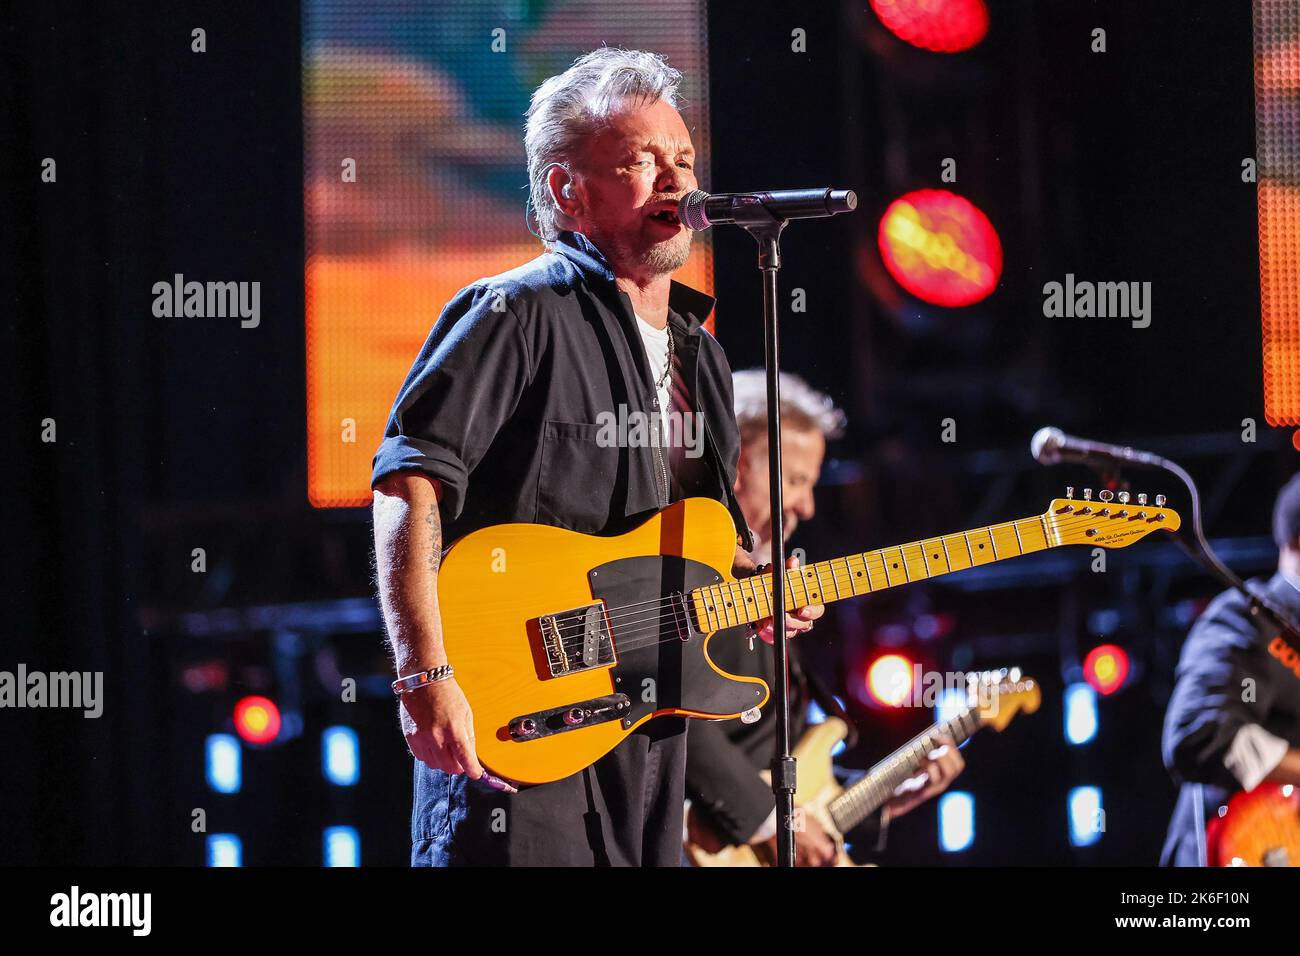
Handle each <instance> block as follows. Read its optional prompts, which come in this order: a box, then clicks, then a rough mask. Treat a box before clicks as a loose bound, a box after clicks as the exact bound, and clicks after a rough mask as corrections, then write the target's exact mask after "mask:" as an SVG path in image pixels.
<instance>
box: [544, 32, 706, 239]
mask: <svg viewBox="0 0 1300 956" xmlns="http://www.w3.org/2000/svg"><path fill="white" fill-rule="evenodd" d="M681 80H682V75H681V73H680V72H678V71H677V70H675V69H673V68H672V67H671V66H669V65H668V63H667V61H665V60H664V58H663V57H662V56H660V55H659V54H658V53H648V52H646V51H644V50H622V49H618V48H615V47H601V48H600V49H599V50H592V51H591V52H590V53H585V54H583V55H582V56H580V57H578V59H576V60H574V61H573V66H571V67H569V68H568V69H567V70H565V71H564V72H563V73H561V74H559V75H558V76H553V77H551V78H550V79H548V80H546V81H545V82H544V83H542V85H541V86H539V87H538V88H537V89H536V90H535V91H534V92H533V99H532V103H531V105H530V106H529V107H528V112H527V113H526V114H525V115H526V116H527V118H528V119H527V121H526V122H525V123H524V152H525V153H526V154H527V157H528V188H529V194H530V196H531V198H532V203H533V212H534V214H535V215H536V216H537V225H538V229H539V230H540V232H541V235H542V239H543V240H545V241H548V242H549V241H550V240H553V239H554V238H555V237H556V235H557V234H558V232H559V228H558V226H557V222H556V220H557V218H558V216H559V215H561V213H560V210H559V209H558V208H557V207H556V205H555V197H554V196H552V195H551V189H550V186H549V184H548V182H547V179H548V178H549V176H550V172H551V167H552V166H557V165H558V166H563V167H564V168H565V169H569V168H570V165H569V164H570V162H571V161H572V159H573V157H574V156H575V155H576V153H577V150H578V144H579V142H580V140H582V139H583V138H585V137H586V136H588V135H590V134H591V133H592V132H593V131H595V130H597V129H599V127H600V124H601V122H602V121H603V120H604V119H605V118H606V117H608V116H609V115H610V114H611V113H613V112H614V111H616V110H618V109H620V108H622V106H623V105H624V104H626V103H627V102H629V101H631V102H640V103H653V102H655V101H657V100H663V101H664V102H665V103H667V104H668V105H669V106H671V107H673V108H674V109H676V107H677V88H678V85H679V84H680V83H681Z"/></svg>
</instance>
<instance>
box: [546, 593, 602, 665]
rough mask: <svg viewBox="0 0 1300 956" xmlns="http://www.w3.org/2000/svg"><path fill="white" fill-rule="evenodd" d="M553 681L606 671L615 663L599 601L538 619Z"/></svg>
mask: <svg viewBox="0 0 1300 956" xmlns="http://www.w3.org/2000/svg"><path fill="white" fill-rule="evenodd" d="M537 625H538V630H539V632H540V633H541V639H542V651H543V652H544V654H545V657H546V666H547V668H548V669H549V670H550V672H551V676H552V677H563V676H564V675H566V674H576V673H578V672H579V671H585V670H591V669H592V668H596V667H605V666H606V665H609V664H613V663H615V661H616V660H617V658H616V656H615V654H614V638H613V636H612V635H611V634H610V632H609V621H608V620H607V619H606V617H605V605H604V604H603V603H601V602H599V601H597V602H596V603H595V604H586V605H583V606H582V607H575V608H571V609H570V610H567V611H559V612H557V613H555V614H546V615H544V616H542V617H539V618H538V619H537Z"/></svg>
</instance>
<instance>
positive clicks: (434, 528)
mask: <svg viewBox="0 0 1300 956" xmlns="http://www.w3.org/2000/svg"><path fill="white" fill-rule="evenodd" d="M424 520H425V521H426V522H427V523H428V525H429V539H430V540H429V570H430V571H432V572H434V573H435V574H436V573H437V572H438V564H439V562H440V561H441V559H442V522H441V520H440V519H439V516H438V505H437V503H436V502H435V503H434V505H433V507H431V508H430V509H429V514H428V516H427V517H426V518H425V519H424Z"/></svg>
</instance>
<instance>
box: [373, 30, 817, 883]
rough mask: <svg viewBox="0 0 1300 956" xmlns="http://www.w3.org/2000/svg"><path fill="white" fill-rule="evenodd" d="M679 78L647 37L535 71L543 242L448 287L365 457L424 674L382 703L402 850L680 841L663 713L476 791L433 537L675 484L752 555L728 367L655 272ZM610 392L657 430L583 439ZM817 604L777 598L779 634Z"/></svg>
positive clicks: (398, 651)
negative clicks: (568, 770)
mask: <svg viewBox="0 0 1300 956" xmlns="http://www.w3.org/2000/svg"><path fill="white" fill-rule="evenodd" d="M680 79H681V75H680V74H679V73H678V72H677V71H676V70H674V69H673V68H672V67H670V66H668V64H667V63H666V62H664V60H663V59H662V58H661V57H659V56H658V55H656V54H653V53H646V52H641V51H628V50H617V49H600V50H596V51H594V52H592V53H589V54H587V55H585V56H583V57H580V58H579V59H578V60H577V61H576V62H575V63H574V64H573V66H572V67H570V68H569V69H568V70H566V71H565V72H564V73H562V74H560V75H559V76H555V77H552V78H550V79H548V80H546V81H545V82H544V83H543V84H542V85H541V86H540V87H538V89H537V90H536V92H535V93H534V94H533V97H532V104H531V106H530V108H529V110H528V118H527V123H526V128H525V135H524V146H525V151H526V153H527V158H528V174H529V183H530V191H531V198H532V205H533V208H534V210H535V213H536V218H537V225H538V228H539V231H540V234H541V236H542V238H543V240H544V242H545V244H546V249H547V251H546V252H545V253H544V254H543V255H541V256H539V257H538V258H536V259H534V260H533V261H532V262H529V263H527V264H525V265H523V266H520V267H519V268H516V269H513V270H511V271H509V272H506V273H503V274H501V275H498V276H494V277H492V278H487V279H481V280H479V281H477V282H474V283H472V284H471V285H469V286H467V287H466V288H464V289H463V290H461V292H460V293H459V294H457V296H456V297H455V298H454V299H453V300H452V301H451V302H450V303H448V304H447V306H446V308H445V309H444V310H443V312H442V316H441V317H440V318H439V320H438V322H437V324H436V325H435V326H434V328H433V331H432V333H431V334H430V336H429V339H428V341H427V342H426V343H425V345H424V347H423V349H422V350H421V352H420V355H419V357H418V358H417V359H416V362H415V365H414V367H413V368H412V369H411V372H410V374H409V375H408V376H407V379H406V381H405V383H403V385H402V388H401V391H400V392H399V394H398V396H397V401H396V403H395V404H394V406H393V411H392V414H391V415H390V417H389V420H388V426H387V429H386V433H385V438H384V441H383V443H382V444H381V445H380V447H379V451H378V453H377V454H376V456H375V461H374V472H373V476H372V485H373V488H374V521H375V550H376V557H377V564H378V580H379V597H380V603H381V605H382V608H383V612H384V620H385V624H386V627H387V632H388V636H389V640H390V642H391V644H392V649H393V656H394V660H395V664H396V669H397V674H398V676H399V677H407V676H412V675H419V674H425V675H426V679H425V680H424V681H423V682H422V683H421V685H420V686H419V687H418V688H416V689H414V690H412V691H411V692H410V693H404V694H402V695H401V697H400V705H399V710H400V719H401V726H402V732H403V734H404V735H405V737H406V742H407V745H408V747H409V748H410V750H411V753H412V754H413V755H414V756H415V758H416V763H415V795H414V806H413V810H412V819H411V838H412V849H411V861H412V863H413V864H414V865H463V864H494V865H575V866H590V865H644V866H658V865H667V866H676V865H678V863H679V861H680V858H681V834H682V805H683V798H684V779H685V764H686V734H685V726H684V721H683V720H682V719H681V718H660V719H658V720H655V721H652V722H650V723H649V724H648V725H646V726H645V727H643V728H641V729H639V730H638V731H636V732H634V733H633V734H631V735H630V736H629V737H628V738H627V739H626V740H625V741H624V742H623V743H622V744H621V745H619V746H618V747H617V748H615V749H614V750H613V751H612V752H610V753H609V754H608V755H607V756H605V757H604V758H602V759H601V760H599V761H598V762H597V763H596V764H594V765H593V766H592V767H589V768H588V769H586V770H584V771H582V772H581V773H578V774H574V775H572V776H570V777H567V778H565V779H563V780H559V781H556V782H554V783H548V784H543V785H540V786H536V787H531V788H527V789H525V790H523V791H522V792H519V793H515V794H507V793H503V792H501V791H499V790H496V789H492V788H491V787H489V786H488V784H487V782H485V781H484V780H483V779H482V777H483V768H482V767H481V766H480V765H479V763H478V760H477V759H476V757H475V747H474V731H473V723H472V715H471V710H470V704H469V702H468V701H467V700H466V698H465V695H464V693H463V692H462V691H461V689H460V688H459V687H458V686H457V684H456V680H455V676H454V673H455V672H454V669H455V665H456V662H455V661H454V660H448V659H447V655H446V653H445V652H444V650H443V646H442V638H441V632H440V625H439V614H438V601H437V577H438V562H439V557H440V555H441V552H442V550H443V547H444V545H445V544H448V543H450V542H452V541H454V540H455V539H457V538H459V537H461V536H463V535H465V534H468V533H469V532H471V531H474V530H476V529H478V528H482V527H485V526H488V525H494V524H501V523H505V522H518V521H524V522H538V523H543V524H550V525H555V526H558V527H563V528H568V529H571V530H574V531H579V532H584V533H588V534H620V533H622V532H625V531H627V530H629V529H630V528H632V527H634V526H635V525H637V524H639V523H640V522H641V521H643V520H645V518H647V517H648V516H650V515H651V514H653V513H654V512H656V511H658V510H660V509H662V508H664V507H666V506H667V505H668V504H670V503H671V502H673V501H675V500H678V499H680V498H683V497H695V496H699V497H703V496H707V497H711V498H714V499H716V500H718V501H721V502H723V503H725V504H726V505H727V506H728V508H729V509H730V511H731V513H732V517H733V520H734V522H735V525H736V528H737V532H738V534H737V541H738V545H739V546H738V547H737V550H736V566H735V567H734V568H733V569H732V570H733V573H736V574H737V575H742V574H747V573H752V570H753V562H752V561H751V560H750V559H749V558H748V556H747V554H746V549H747V548H748V547H749V546H750V544H751V537H750V534H749V530H748V528H747V526H746V525H745V521H744V517H743V515H742V513H741V510H740V507H739V505H738V503H737V501H736V497H735V493H734V491H733V484H734V481H735V477H736V462H737V456H738V452H739V445H740V440H739V436H738V434H737V429H736V425H735V421H734V419H733V417H732V394H731V371H730V368H729V367H728V365H727V360H726V357H725V356H724V355H723V352H722V349H721V347H720V346H719V345H718V343H717V342H716V341H715V340H714V339H713V337H712V336H710V335H709V334H708V333H707V332H706V331H704V330H703V329H702V328H701V325H700V323H701V322H702V321H703V320H704V319H705V318H707V317H708V314H709V312H710V311H711V310H712V307H713V300H712V299H711V298H710V297H708V296H706V295H703V294H701V293H699V292H696V291H694V290H692V289H689V288H686V287H685V286H682V285H680V284H678V283H675V282H673V281H672V279H671V276H672V274H673V272H675V271H676V270H677V269H679V268H681V266H682V265H683V264H684V263H685V262H686V259H687V256H688V254H689V252H690V244H691V233H690V232H689V230H687V229H686V228H685V227H684V226H682V225H681V224H680V223H678V221H677V218H676V214H675V211H676V206H677V202H678V200H680V199H681V197H682V196H683V195H685V194H686V193H687V192H689V191H691V190H692V189H694V188H695V186H696V179H695V172H694V162H695V150H694V147H693V146H692V144H691V137H690V133H689V131H688V130H687V127H686V124H685V123H684V122H683V120H682V117H681V115H680V114H679V113H678V111H677V108H676V94H677V88H678V83H679V81H680ZM620 411H625V412H626V413H627V417H628V418H629V419H631V418H633V417H637V416H643V417H645V418H648V420H649V421H650V425H651V427H652V428H653V429H655V430H657V432H658V434H657V435H656V436H655V440H652V441H649V442H636V443H633V442H630V441H620V442H617V443H615V444H613V445H611V444H610V443H609V442H607V441H602V440H600V438H599V436H600V435H601V434H602V426H601V425H600V424H599V423H600V421H601V418H602V417H604V416H608V415H610V414H611V413H612V414H615V415H618V414H619V413H620ZM684 414H698V416H699V420H700V421H701V422H702V425H703V438H704V440H703V441H702V442H699V443H698V447H694V448H691V449H686V448H683V447H682V443H680V442H677V443H675V444H674V443H673V442H672V441H670V440H669V439H671V437H672V436H671V435H667V434H665V433H666V432H668V431H670V429H668V427H667V426H668V423H669V422H670V421H680V420H681V416H682V415H684ZM620 417H621V416H620ZM671 431H679V430H677V429H671ZM664 445H670V446H672V447H669V448H667V449H665V448H664V447H663V446H664ZM823 611H824V609H823V608H822V607H820V606H815V607H809V608H802V609H800V610H798V611H796V612H795V613H793V614H790V615H787V621H786V627H787V631H788V632H789V633H791V634H793V633H797V632H799V631H802V630H805V629H807V628H808V627H810V626H811V622H812V621H813V620H815V619H816V618H817V617H819V616H820V615H821V614H822V613H823Z"/></svg>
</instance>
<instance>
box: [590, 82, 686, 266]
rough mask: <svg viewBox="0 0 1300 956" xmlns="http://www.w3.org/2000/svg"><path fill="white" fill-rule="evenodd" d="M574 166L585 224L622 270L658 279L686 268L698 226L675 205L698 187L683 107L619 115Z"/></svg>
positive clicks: (652, 106)
mask: <svg viewBox="0 0 1300 956" xmlns="http://www.w3.org/2000/svg"><path fill="white" fill-rule="evenodd" d="M574 171H575V172H576V173H577V175H576V176H575V177H574V195H575V197H576V198H577V199H578V201H579V209H578V211H577V213H576V214H575V215H574V218H575V219H576V220H577V223H578V229H579V231H580V232H582V233H583V234H584V235H585V236H587V238H589V239H590V240H591V241H592V242H594V243H595V244H596V245H597V247H599V248H600V250H601V252H603V253H604V254H605V257H606V258H607V259H609V261H610V265H611V266H613V268H614V272H615V273H616V274H618V275H626V276H630V277H632V278H653V277H655V276H659V275H664V274H666V273H672V272H675V271H676V270H678V269H680V268H681V267H682V266H683V265H685V263H686V259H687V257H688V256H689V255H690V252H691V231H690V230H689V229H687V228H686V227H685V226H683V225H681V224H680V223H679V222H677V221H676V207H677V201H678V200H679V199H681V197H682V196H684V195H685V194H686V193H688V192H690V191H691V190H692V189H694V188H695V186H696V182H695V147H693V146H692V145H691V134H690V131H689V130H687V129H686V124H685V123H684V122H682V117H681V114H680V113H678V112H677V110H675V109H673V108H672V107H671V106H669V105H668V104H667V103H665V102H664V101H663V100H657V101H655V102H654V103H648V104H639V105H635V106H630V107H629V108H628V109H625V110H623V111H622V112H618V113H615V114H614V115H613V116H611V117H610V118H609V120H608V121H607V124H606V125H605V126H604V127H602V129H601V130H600V131H599V132H597V133H596V134H595V135H593V136H592V137H591V139H590V140H589V142H588V143H587V149H586V153H585V155H583V156H582V157H581V158H580V159H579V160H578V161H577V162H575V163H574ZM669 212H671V220H669V219H668V218H666V217H665V214H666V213H669Z"/></svg>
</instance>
